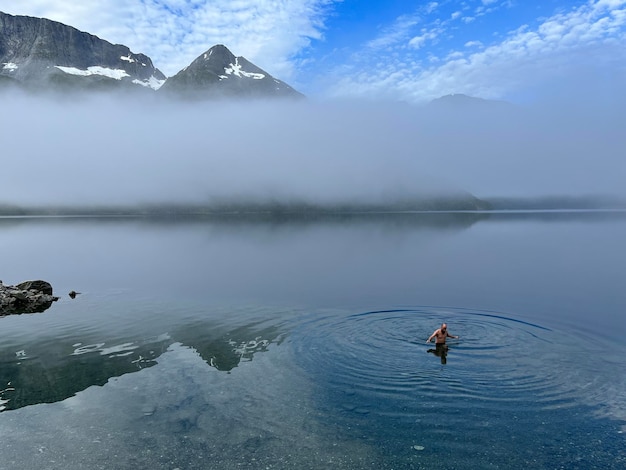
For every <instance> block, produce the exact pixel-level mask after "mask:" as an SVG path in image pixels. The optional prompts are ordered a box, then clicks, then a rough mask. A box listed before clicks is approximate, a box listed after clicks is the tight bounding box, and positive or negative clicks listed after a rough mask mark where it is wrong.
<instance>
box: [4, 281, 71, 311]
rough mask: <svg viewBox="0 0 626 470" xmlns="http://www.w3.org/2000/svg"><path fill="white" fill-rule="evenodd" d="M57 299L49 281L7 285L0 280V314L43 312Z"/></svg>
mask: <svg viewBox="0 0 626 470" xmlns="http://www.w3.org/2000/svg"><path fill="white" fill-rule="evenodd" d="M57 300H59V298H58V297H55V296H54V295H53V294H52V286H51V285H50V283H49V282H46V281H41V280H36V281H25V282H21V283H19V284H16V285H14V286H5V285H4V284H2V281H0V316H3V315H12V314H21V313H37V312H43V311H44V310H47V309H48V308H50V306H51V305H52V303H53V302H56V301H57Z"/></svg>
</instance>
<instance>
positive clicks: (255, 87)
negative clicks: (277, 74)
mask: <svg viewBox="0 0 626 470" xmlns="http://www.w3.org/2000/svg"><path fill="white" fill-rule="evenodd" d="M162 89H163V91H166V92H169V93H172V94H175V95H178V96H182V97H185V98H219V97H233V96H242V97H243V96H246V97H256V98H261V97H290V98H297V97H302V95H301V94H300V93H298V92H297V91H296V90H294V89H293V88H291V87H290V86H289V85H287V84H286V83H284V82H282V81H280V80H278V79H276V78H274V77H272V76H271V75H270V74H269V73H267V72H266V71H265V70H263V69H261V68H259V67H257V66H256V65H254V64H253V63H252V62H250V61H248V60H247V59H246V58H245V57H242V56H235V55H234V54H233V53H232V52H231V51H230V50H229V49H228V48H227V47H226V46H224V45H223V44H217V45H215V46H213V47H211V48H210V49H208V50H207V51H206V52H204V53H202V54H200V55H199V56H198V57H197V58H196V59H195V60H194V61H193V62H192V63H191V64H190V65H189V66H188V67H185V68H184V69H183V70H181V71H180V72H178V73H177V74H176V75H174V76H173V77H170V78H169V79H168V80H167V81H166V82H165V84H164V85H163V88H162Z"/></svg>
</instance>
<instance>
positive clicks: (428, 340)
mask: <svg viewBox="0 0 626 470" xmlns="http://www.w3.org/2000/svg"><path fill="white" fill-rule="evenodd" d="M438 331H439V330H435V331H434V332H433V334H432V335H430V338H428V339H427V340H426V342H427V343H430V342H431V340H432V339H433V338H434V337H435V335H436V334H437V332H438Z"/></svg>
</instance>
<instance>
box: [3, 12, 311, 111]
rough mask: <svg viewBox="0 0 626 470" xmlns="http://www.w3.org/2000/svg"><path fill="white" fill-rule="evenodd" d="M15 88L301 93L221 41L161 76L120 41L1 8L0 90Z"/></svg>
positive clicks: (189, 94) (197, 94) (206, 94)
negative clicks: (181, 67)
mask: <svg viewBox="0 0 626 470" xmlns="http://www.w3.org/2000/svg"><path fill="white" fill-rule="evenodd" d="M164 84H165V85H164ZM138 85H141V86H138ZM16 88H21V89H26V90H37V91H38V90H50V89H52V90H63V91H69V90H120V89H121V90H141V89H144V90H145V89H147V90H150V89H152V90H160V89H162V91H161V90H160V93H159V96H162V95H170V96H175V97H180V98H186V99H190V98H191V99H197V98H200V99H203V98H219V97H229V98H231V97H235V96H237V97H253V98H260V97H302V96H303V95H301V94H300V93H298V92H297V91H296V90H294V89H293V88H292V87H290V86H289V85H287V84H286V83H284V82H282V81H280V80H278V79H276V78H274V77H272V76H271V75H270V74H269V73H267V72H265V71H264V70H262V69H260V68H259V67H257V66H256V65H254V64H252V63H251V62H249V61H248V60H246V59H245V58H243V57H236V56H235V55H234V54H233V53H232V52H230V51H229V50H228V49H227V48H226V47H225V46H222V45H218V46H214V47H212V48H211V49H209V50H208V51H207V52H205V53H204V54H202V55H201V56H199V57H198V58H197V59H196V60H194V61H193V62H192V63H191V64H190V65H189V66H188V67H185V68H184V69H183V70H181V71H180V72H178V73H177V74H176V75H175V76H173V77H171V78H169V79H166V77H165V75H163V74H162V73H161V71H160V70H159V69H157V68H156V67H155V66H154V65H153V64H152V60H151V59H150V58H149V57H148V56H146V55H144V54H135V53H133V52H131V51H130V49H129V48H128V47H126V46H124V45H120V44H111V43H110V42H108V41H105V40H103V39H100V38H98V37H97V36H94V35H92V34H89V33H86V32H82V31H79V30H77V29H76V28H73V27H71V26H67V25H64V24H62V23H59V22H56V21H51V20H48V19H45V18H34V17H29V16H13V15H9V14H6V13H3V12H0V91H2V90H6V89H12V90H13V89H16Z"/></svg>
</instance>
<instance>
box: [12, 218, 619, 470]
mask: <svg viewBox="0 0 626 470" xmlns="http://www.w3.org/2000/svg"><path fill="white" fill-rule="evenodd" d="M625 240H626V213H624V212H576V211H571V212H526V213H524V212H520V213H507V212H502V213H457V214H454V213H432V214H425V213H388V214H370V215H365V214H351V215H349V214H345V215H343V216H339V215H335V216H330V215H329V216H325V217H322V216H317V217H312V218H307V217H293V218H273V217H270V216H258V217H252V216H241V215H240V216H236V215H233V216H230V217H226V216H225V217H220V218H218V219H211V218H182V219H171V218H162V219H159V218H133V217H126V218H114V217H109V218H105V217H102V218H90V217H74V218H0V250H1V260H2V271H1V273H0V274H1V276H0V277H1V278H2V280H3V281H4V283H5V284H7V285H8V284H16V283H18V282H21V281H24V280H28V279H44V280H47V281H49V282H50V283H51V284H52V285H53V287H54V289H55V294H56V295H58V296H60V299H59V301H57V302H56V303H54V304H53V305H52V307H51V308H50V309H48V310H47V311H45V312H43V313H37V314H29V315H13V316H5V317H1V318H0V331H1V332H2V333H1V334H2V336H1V337H2V341H1V343H0V410H1V411H0V435H1V436H2V439H1V441H0V468H1V469H12V468H22V469H41V468H46V469H74V468H75V469H79V468H80V469H83V468H90V469H98V468H116V469H126V468H128V469H131V468H132V469H136V468H166V469H176V468H178V469H195V468H198V469H201V468H202V469H205V468H206V469H213V468H215V469H235V468H237V469H239V468H263V469H293V468H306V469H327V468H336V469H421V468H424V469H426V468H428V469H433V468H436V469H453V468H481V469H500V468H501V469H512V468H513V469H515V468H555V469H556V468H564V469H576V468H580V469H591V468H602V469H612V468H616V469H617V468H620V469H621V468H625V466H626V442H625V438H626V435H625V431H626V372H625V371H626V367H625V366H626V320H625V319H624V314H625V312H626V285H625V280H626V249H625V245H624V241H625ZM71 290H75V291H78V292H80V293H81V294H80V295H78V296H77V297H76V298H75V299H71V298H70V297H69V296H68V295H67V293H68V292H70V291H71ZM442 322H447V324H448V327H449V330H450V332H451V334H453V335H459V336H460V338H459V339H452V340H448V342H449V350H448V351H447V354H435V352H437V351H435V350H434V345H432V344H431V345H427V344H426V339H427V338H428V337H429V336H430V334H431V333H432V332H433V331H434V330H435V329H436V328H438V327H439V326H440V325H441V323H442ZM429 350H431V351H430V353H429Z"/></svg>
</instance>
